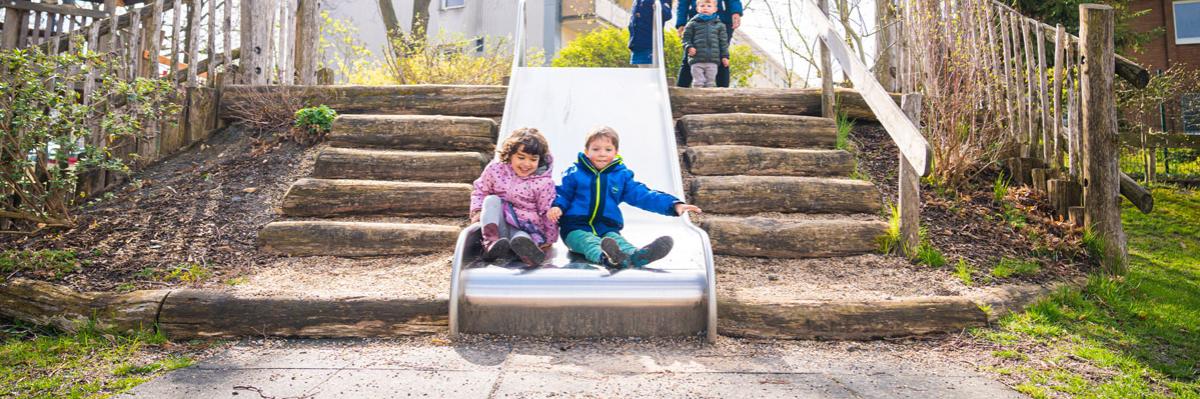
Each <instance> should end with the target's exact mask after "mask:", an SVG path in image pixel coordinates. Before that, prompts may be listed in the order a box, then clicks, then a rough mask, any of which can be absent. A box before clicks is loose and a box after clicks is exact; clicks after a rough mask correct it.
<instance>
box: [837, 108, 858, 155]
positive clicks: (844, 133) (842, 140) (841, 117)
mask: <svg viewBox="0 0 1200 399" xmlns="http://www.w3.org/2000/svg"><path fill="white" fill-rule="evenodd" d="M835 120H836V121H837V149H839V150H847V149H849V148H850V131H851V130H854V121H852V120H850V116H849V115H846V113H845V112H842V110H840V109H839V110H838V111H837V115H836V119H835Z"/></svg>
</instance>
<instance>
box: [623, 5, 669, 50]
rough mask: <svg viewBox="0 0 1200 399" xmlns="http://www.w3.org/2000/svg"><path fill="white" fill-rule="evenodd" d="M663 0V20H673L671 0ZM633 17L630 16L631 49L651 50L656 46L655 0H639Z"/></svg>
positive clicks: (634, 6)
mask: <svg viewBox="0 0 1200 399" xmlns="http://www.w3.org/2000/svg"><path fill="white" fill-rule="evenodd" d="M661 1H662V22H667V21H670V20H671V0H661ZM632 14H633V15H632V17H630V18H629V49H630V50H650V49H653V48H654V41H653V40H652V39H653V38H654V24H653V23H651V22H650V20H652V19H654V0H637V3H634V5H633V10H632Z"/></svg>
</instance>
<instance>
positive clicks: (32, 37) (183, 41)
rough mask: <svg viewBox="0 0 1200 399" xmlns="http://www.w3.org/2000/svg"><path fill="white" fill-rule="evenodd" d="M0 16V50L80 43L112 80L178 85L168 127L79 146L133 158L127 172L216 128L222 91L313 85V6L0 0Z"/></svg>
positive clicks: (310, 1) (90, 84)
mask: <svg viewBox="0 0 1200 399" xmlns="http://www.w3.org/2000/svg"><path fill="white" fill-rule="evenodd" d="M0 10H2V12H3V14H4V17H3V21H4V25H3V35H2V36H0V39H2V41H0V49H3V50H10V49H20V48H26V49H27V48H31V47H35V46H36V47H39V48H40V49H41V50H42V51H44V52H46V53H49V54H58V53H61V52H67V51H76V50H77V49H76V48H75V47H74V46H75V45H76V43H82V45H83V46H84V48H83V49H80V50H85V51H88V52H99V53H102V54H103V55H105V56H107V57H110V59H112V60H113V61H114V62H115V63H116V65H120V66H122V68H121V70H120V71H119V75H120V76H119V77H120V78H121V79H125V80H127V81H132V80H134V79H136V78H154V79H167V80H169V81H170V82H171V83H172V84H173V85H174V86H175V87H176V88H178V90H179V96H178V97H177V99H176V100H177V101H178V102H179V104H180V105H181V106H182V111H181V112H180V114H179V115H177V117H176V118H175V119H174V120H170V121H165V122H163V123H160V124H148V125H147V126H144V128H145V131H144V132H142V134H140V135H138V136H137V137H136V139H134V140H126V141H119V142H109V140H108V136H109V135H107V134H105V132H103V131H101V130H100V128H99V126H97V127H96V128H95V129H94V132H93V133H92V134H91V135H90V137H88V138H87V139H86V140H87V142H88V144H90V145H95V146H99V147H101V148H107V149H109V151H110V152H112V153H114V154H116V155H117V156H118V157H119V158H122V159H125V160H136V161H137V162H136V163H135V166H144V165H146V164H148V163H152V162H154V161H156V160H159V159H162V158H163V157H165V156H167V155H170V154H172V153H174V152H178V151H179V150H180V149H181V148H184V147H187V146H189V145H191V144H193V143H195V142H198V141H200V140H203V139H205V138H207V137H208V134H209V133H210V132H211V131H212V130H214V129H216V128H218V127H219V125H218V124H219V123H220V122H219V121H218V119H217V112H216V106H217V103H218V100H219V96H220V88H221V87H222V86H223V85H225V84H234V83H249V84H282V85H290V84H296V83H300V84H315V83H316V65H317V42H318V40H317V35H318V34H319V26H320V24H319V20H318V14H317V0H283V1H281V0H253V1H239V0H222V1H218V0H161V1H148V2H145V3H141V4H134V5H129V6H120V5H118V1H117V0H105V1H104V4H103V5H99V4H97V5H95V8H94V9H93V8H86V7H81V6H72V5H59V4H49V3H37V2H33V1H28V0H0ZM235 21H236V24H235ZM234 27H238V29H237V30H235V29H234ZM73 36H76V37H81V38H82V41H78V40H76V41H73V40H71V37H73ZM242 48H247V49H250V51H245V52H243V51H241V49H242ZM235 61H237V63H236V64H235ZM93 73H94V72H93ZM96 79H97V77H96V76H94V75H91V76H89V78H88V79H86V80H85V82H84V85H83V87H80V88H78V90H79V91H80V92H81V93H82V94H83V96H82V99H83V101H88V99H89V97H90V94H91V92H92V91H93V90H95V88H96V84H97V82H96ZM134 154H136V156H134ZM122 178H123V177H122V176H116V175H113V176H109V175H108V174H107V173H104V172H100V173H97V174H94V175H92V176H88V177H87V178H86V179H82V180H83V187H82V189H83V191H84V192H86V193H87V194H92V193H96V192H100V191H104V190H107V189H109V188H111V187H112V186H113V185H114V184H116V183H118V180H120V179H122Z"/></svg>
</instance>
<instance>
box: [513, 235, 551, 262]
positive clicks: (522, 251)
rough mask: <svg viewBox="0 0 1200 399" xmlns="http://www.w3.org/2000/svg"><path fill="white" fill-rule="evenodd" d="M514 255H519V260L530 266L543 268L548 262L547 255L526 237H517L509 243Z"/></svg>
mask: <svg viewBox="0 0 1200 399" xmlns="http://www.w3.org/2000/svg"><path fill="white" fill-rule="evenodd" d="M509 246H510V248H512V251H513V253H515V254H517V258H519V259H521V261H522V262H525V264H527V265H529V266H541V265H542V262H543V261H545V260H546V253H545V252H542V249H541V248H538V246H537V243H535V242H533V240H532V239H530V238H529V237H526V236H517V237H513V239H512V240H511V241H510V243H509Z"/></svg>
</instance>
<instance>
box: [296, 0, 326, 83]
mask: <svg viewBox="0 0 1200 399" xmlns="http://www.w3.org/2000/svg"><path fill="white" fill-rule="evenodd" d="M318 14H319V11H318V10H317V0H300V8H299V9H298V10H297V11H296V56H295V59H296V73H297V75H298V77H299V79H300V80H299V83H300V84H302V85H305V86H311V85H315V84H317V41H318V40H317V35H318V34H319V33H320V28H321V24H320V18H319V17H320V16H319V15H318Z"/></svg>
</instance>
